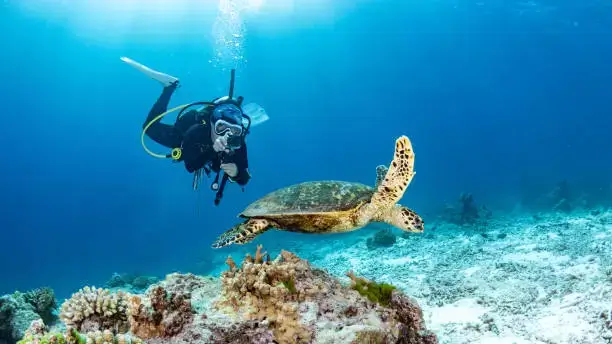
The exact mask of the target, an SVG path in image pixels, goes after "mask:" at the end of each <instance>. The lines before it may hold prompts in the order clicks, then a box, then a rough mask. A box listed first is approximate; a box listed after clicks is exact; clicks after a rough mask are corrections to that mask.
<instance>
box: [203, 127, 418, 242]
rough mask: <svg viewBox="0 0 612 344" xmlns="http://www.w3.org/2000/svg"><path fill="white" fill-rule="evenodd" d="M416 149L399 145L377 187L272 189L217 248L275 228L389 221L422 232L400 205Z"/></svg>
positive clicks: (321, 228) (352, 226)
mask: <svg viewBox="0 0 612 344" xmlns="http://www.w3.org/2000/svg"><path fill="white" fill-rule="evenodd" d="M414 175H415V172H414V151H413V150H412V144H411V142H410V140H409V139H408V137H406V136H401V137H399V138H398V139H397V140H396V141H395V154H394V157H393V161H392V162H391V165H390V167H389V168H387V167H385V166H382V165H380V166H378V167H377V168H376V187H375V188H372V187H370V186H367V185H364V184H360V183H353V182H345V181H335V180H325V181H312V182H304V183H300V184H295V185H291V186H288V187H285V188H282V189H279V190H276V191H273V192H271V193H269V194H267V195H265V196H264V197H262V198H260V199H259V200H257V201H255V202H254V203H252V204H251V205H249V206H248V207H247V208H246V209H245V210H244V211H243V212H242V213H241V214H239V215H238V216H239V217H241V218H244V219H246V220H244V222H242V223H240V224H238V225H236V226H234V227H233V228H231V229H229V230H228V231H226V232H225V233H223V234H221V235H220V236H219V238H217V240H216V241H215V242H214V243H213V245H212V247H213V248H220V247H223V246H228V245H231V244H246V243H248V242H251V241H252V240H253V239H254V238H255V237H256V236H257V235H259V234H261V233H263V232H265V231H267V230H268V229H271V228H274V229H277V230H284V231H290V232H301V233H341V232H349V231H353V230H357V229H360V228H362V227H364V226H366V225H367V224H368V223H370V222H386V223H388V224H390V225H393V226H395V227H397V228H399V229H402V230H404V231H407V232H422V231H423V229H424V224H423V219H422V218H421V217H420V216H419V215H418V214H417V213H415V212H414V211H412V210H410V209H408V208H406V207H404V206H401V205H399V204H396V203H397V202H398V201H399V200H400V199H401V198H402V196H403V195H404V192H405V191H406V188H407V187H408V184H410V182H411V181H412V178H413V177H414Z"/></svg>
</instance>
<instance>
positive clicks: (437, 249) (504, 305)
mask: <svg viewBox="0 0 612 344" xmlns="http://www.w3.org/2000/svg"><path fill="white" fill-rule="evenodd" d="M431 228H433V230H432V229H431ZM480 228H481V229H478V230H475V229H470V228H469V227H459V226H454V225H449V224H441V223H440V224H432V225H431V226H430V228H429V230H427V229H426V232H425V233H421V234H408V235H401V233H399V231H397V230H394V231H395V232H396V233H398V234H399V235H398V237H397V242H396V243H395V244H394V245H393V246H391V247H381V248H377V249H372V250H370V249H368V248H367V247H366V243H365V241H366V238H367V237H370V236H371V235H372V234H373V233H374V231H372V230H370V229H364V230H361V231H359V232H356V233H355V234H354V235H351V236H342V237H341V238H340V237H338V238H334V237H333V235H331V236H328V237H327V240H325V241H324V243H325V244H322V243H323V242H322V241H318V240H317V241H316V242H313V243H309V242H308V241H307V240H304V241H301V242H300V243H299V244H296V247H295V248H291V249H294V250H295V251H296V252H298V254H300V255H301V256H302V257H304V258H307V259H309V260H310V262H311V263H312V264H313V265H315V266H317V267H320V268H324V269H326V270H328V271H329V272H330V273H331V274H333V275H335V276H337V277H339V278H342V279H346V276H345V273H346V272H347V271H349V270H353V271H356V272H358V273H359V274H361V275H362V276H364V277H367V278H371V279H375V280H376V281H379V282H387V283H392V284H394V285H396V286H397V287H399V288H401V289H402V290H403V291H404V292H405V293H406V294H408V295H410V296H412V297H414V298H415V299H417V300H418V301H419V303H420V305H421V306H422V308H423V311H424V313H425V319H426V325H427V326H428V328H429V329H431V330H432V331H434V332H435V333H436V334H437V335H438V336H439V339H440V343H446V344H451V343H452V344H464V343H473V344H513V343H514V344H524V343H530V344H552V343H555V344H557V343H558V344H566V343H567V344H570V343H571V344H583V343H584V344H586V343H612V319H611V316H612V314H611V311H612V211H608V212H603V211H602V212H588V213H584V214H574V215H564V214H563V215H562V214H551V215H541V216H537V217H534V216H531V215H530V216H509V217H505V218H497V219H495V220H491V221H489V222H488V223H487V224H486V226H484V227H482V226H481V227H480ZM282 234H283V233H278V234H275V235H282ZM264 245H265V244H264ZM309 245H310V246H309Z"/></svg>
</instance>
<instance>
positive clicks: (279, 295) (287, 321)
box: [217, 245, 324, 343]
mask: <svg viewBox="0 0 612 344" xmlns="http://www.w3.org/2000/svg"><path fill="white" fill-rule="evenodd" d="M267 257H269V256H268V255H267V254H266V253H265V252H263V253H262V251H261V245H260V246H258V247H257V252H256V253H255V258H253V257H251V256H250V255H247V257H246V258H245V259H244V261H243V262H242V266H241V267H240V268H238V267H237V266H236V264H235V263H234V262H233V260H230V259H228V266H229V267H230V270H229V271H226V272H224V273H223V275H222V277H221V282H222V284H223V292H222V293H223V297H224V299H223V300H222V301H221V302H219V303H218V305H217V306H218V307H219V308H223V307H230V308H231V309H232V310H233V311H235V312H238V311H239V310H246V312H242V313H243V315H244V316H245V317H246V318H247V319H251V320H264V319H266V320H267V321H269V323H270V325H271V326H272V328H273V329H274V336H275V338H276V339H277V340H278V341H279V342H281V343H301V342H308V341H309V340H310V337H311V334H310V331H309V330H308V329H306V328H304V327H303V326H301V325H300V323H299V314H298V308H299V302H303V301H307V300H309V299H311V298H312V297H313V296H315V295H316V294H317V293H318V292H319V291H320V290H321V288H324V286H323V285H321V284H319V285H317V284H316V283H314V284H313V282H316V279H315V278H313V276H312V272H311V270H310V267H309V266H308V262H306V261H305V260H301V259H299V258H298V257H297V256H295V255H294V254H293V253H290V252H288V251H282V252H281V254H280V256H279V257H278V258H277V259H276V260H274V261H270V260H269V258H267Z"/></svg>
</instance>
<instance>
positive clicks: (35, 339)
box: [17, 320, 144, 344]
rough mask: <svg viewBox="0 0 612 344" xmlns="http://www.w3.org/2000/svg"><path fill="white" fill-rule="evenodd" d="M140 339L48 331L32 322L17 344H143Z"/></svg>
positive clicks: (42, 325)
mask: <svg viewBox="0 0 612 344" xmlns="http://www.w3.org/2000/svg"><path fill="white" fill-rule="evenodd" d="M143 343H144V342H143V341H142V339H140V338H137V337H134V336H131V335H126V334H117V335H116V334H113V333H112V332H111V331H110V330H104V331H95V332H89V333H79V332H78V331H77V330H76V329H74V328H69V329H67V330H66V331H65V332H59V331H50V332H49V331H48V330H47V327H46V326H45V325H44V324H43V323H42V321H40V320H37V321H33V322H32V324H31V325H30V328H28V330H27V331H26V332H25V335H24V337H23V339H21V340H20V341H19V342H17V344H143Z"/></svg>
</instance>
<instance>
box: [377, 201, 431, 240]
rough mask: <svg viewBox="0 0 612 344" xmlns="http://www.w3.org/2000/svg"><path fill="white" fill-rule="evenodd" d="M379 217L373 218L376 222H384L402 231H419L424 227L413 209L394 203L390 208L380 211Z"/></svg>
mask: <svg viewBox="0 0 612 344" xmlns="http://www.w3.org/2000/svg"><path fill="white" fill-rule="evenodd" d="M379 216H380V217H378V218H376V219H374V220H375V221H378V222H386V223H388V224H390V225H391V226H394V227H397V228H399V229H401V230H403V231H404V232H413V233H421V232H423V230H424V229H425V223H424V222H423V219H422V218H421V217H420V216H419V214H417V213H416V212H415V211H414V210H412V209H408V208H406V207H404V206H402V205H399V204H396V205H394V206H393V207H392V208H390V209H388V210H387V211H384V212H382V213H380V215H379Z"/></svg>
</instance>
